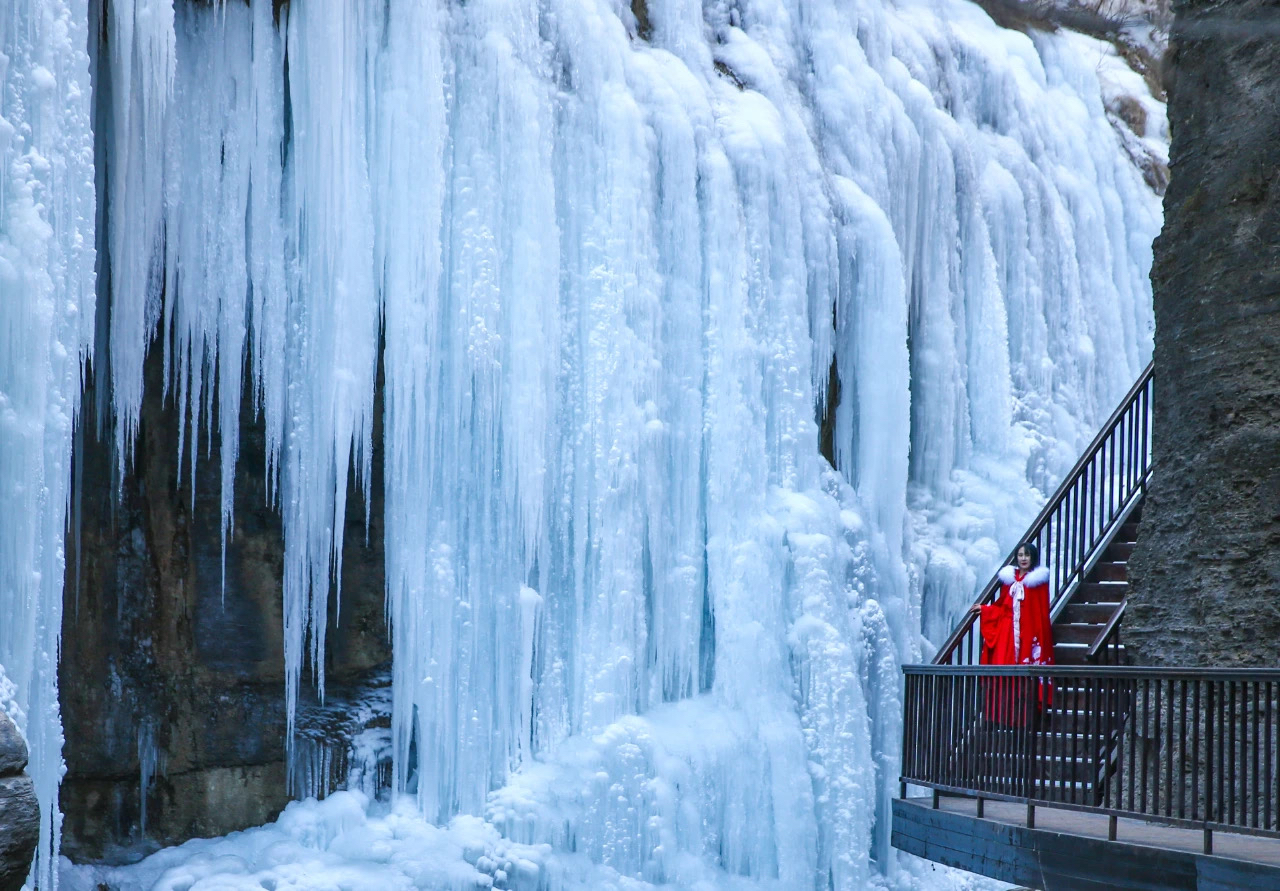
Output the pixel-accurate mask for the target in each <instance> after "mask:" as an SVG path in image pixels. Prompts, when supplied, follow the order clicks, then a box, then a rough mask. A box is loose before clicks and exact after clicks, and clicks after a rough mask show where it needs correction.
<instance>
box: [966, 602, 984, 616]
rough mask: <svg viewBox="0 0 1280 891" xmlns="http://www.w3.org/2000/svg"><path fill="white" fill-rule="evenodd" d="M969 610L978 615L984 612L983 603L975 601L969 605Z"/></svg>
mask: <svg viewBox="0 0 1280 891" xmlns="http://www.w3.org/2000/svg"><path fill="white" fill-rule="evenodd" d="M969 612H971V613H973V614H974V615H975V616H976V615H978V614H979V613H980V612H982V604H981V603H975V604H974V605H973V606H971V607H969Z"/></svg>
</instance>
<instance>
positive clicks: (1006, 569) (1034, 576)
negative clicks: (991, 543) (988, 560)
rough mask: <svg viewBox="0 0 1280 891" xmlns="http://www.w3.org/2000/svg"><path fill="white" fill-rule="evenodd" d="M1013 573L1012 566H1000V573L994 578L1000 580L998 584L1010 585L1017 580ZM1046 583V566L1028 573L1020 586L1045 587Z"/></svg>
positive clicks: (1047, 578) (1047, 569) (1047, 575)
mask: <svg viewBox="0 0 1280 891" xmlns="http://www.w3.org/2000/svg"><path fill="white" fill-rule="evenodd" d="M1014 572H1015V570H1014V568H1013V567H1012V566H1001V567H1000V572H998V573H997V574H996V577H997V578H999V579H1000V584H1002V585H1012V584H1013V583H1014V581H1015V580H1016V578H1017V576H1015V575H1014ZM1048 583H1049V568H1048V567H1047V566H1037V567H1036V568H1035V569H1033V570H1031V571H1030V572H1028V573H1027V577H1026V578H1024V579H1023V580H1022V584H1024V585H1026V586H1027V587H1028V588H1035V587H1037V586H1039V585H1045V584H1048Z"/></svg>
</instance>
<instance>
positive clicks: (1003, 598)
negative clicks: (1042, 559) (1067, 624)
mask: <svg viewBox="0 0 1280 891" xmlns="http://www.w3.org/2000/svg"><path fill="white" fill-rule="evenodd" d="M999 577H1000V596H998V597H997V598H996V599H995V602H994V603H991V604H988V605H985V606H983V607H982V613H981V616H980V618H981V626H980V627H981V630H982V653H981V656H980V658H979V661H980V662H981V663H982V664H983V665H1053V624H1052V622H1051V621H1050V620H1049V570H1048V569H1046V568H1044V567H1043V566H1037V567H1035V568H1034V569H1032V570H1030V571H1028V572H1026V573H1024V572H1022V571H1021V570H1019V569H1015V568H1014V567H1012V566H1006V567H1004V568H1003V569H1001V570H1000V576H999ZM1019 583H1020V584H1019ZM1019 588H1021V592H1020V593H1021V595H1022V596H1021V599H1020V601H1018V602H1017V603H1016V604H1015V596H1016V595H1017V594H1018V593H1019V591H1018V589H1019ZM1015 606H1016V610H1015ZM1015 613H1016V615H1015ZM1015 626H1016V627H1015ZM1039 687H1040V696H1039V700H1040V704H1041V705H1042V706H1044V705H1048V704H1049V702H1050V698H1051V696H1052V690H1051V689H1050V686H1049V682H1048V679H1044V680H1042V681H1041V682H1040V684H1039ZM989 705H990V703H989ZM996 711H999V712H1005V711H1006V709H997V710H996Z"/></svg>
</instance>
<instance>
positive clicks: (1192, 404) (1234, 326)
mask: <svg viewBox="0 0 1280 891" xmlns="http://www.w3.org/2000/svg"><path fill="white" fill-rule="evenodd" d="M1175 12H1176V16H1177V18H1176V22H1175V25H1174V30H1173V38H1172V50H1171V55H1170V58H1169V59H1168V62H1167V64H1166V78H1167V81H1168V83H1167V85H1168V88H1169V117H1170V123H1171V128H1172V137H1173V144H1172V151H1171V169H1172V179H1171V182H1170V185H1169V190H1168V192H1167V193H1166V195H1165V226H1164V231H1163V232H1162V234H1161V235H1160V237H1159V239H1157V241H1156V244H1155V266H1154V269H1153V271H1152V282H1153V286H1154V291H1155V315H1156V339H1155V362H1156V384H1155V387H1156V399H1155V422H1154V451H1155V455H1154V457H1155V465H1154V477H1153V483H1152V489H1151V492H1150V495H1149V498H1148V501H1147V504H1146V506H1145V507H1144V510H1143V519H1142V526H1141V529H1140V532H1139V539H1138V544H1137V547H1136V549H1135V551H1134V555H1133V559H1132V562H1131V564H1130V578H1131V581H1132V583H1133V593H1132V594H1131V596H1130V600H1129V606H1128V608H1127V613H1126V617H1125V636H1126V642H1127V643H1128V644H1129V647H1130V649H1131V652H1132V653H1133V655H1134V657H1135V661H1137V662H1139V663H1142V664H1153V665H1161V664H1165V665H1171V664H1200V665H1270V666H1274V665H1278V664H1280V3H1276V2H1262V0H1221V2H1209V0H1183V2H1179V3H1176V4H1175Z"/></svg>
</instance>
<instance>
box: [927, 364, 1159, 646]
mask: <svg viewBox="0 0 1280 891" xmlns="http://www.w3.org/2000/svg"><path fill="white" fill-rule="evenodd" d="M1154 368H1155V361H1154V360H1152V361H1151V362H1149V363H1147V367H1146V368H1145V369H1143V371H1142V374H1140V375H1138V379H1137V381H1135V382H1134V384H1133V386H1132V387H1130V388H1129V392H1128V393H1126V394H1125V396H1124V398H1123V399H1121V400H1120V404H1119V405H1118V406H1117V407H1116V409H1115V411H1113V412H1112V413H1111V417H1109V418H1107V420H1106V422H1105V423H1104V424H1103V425H1102V428H1101V429H1100V430H1099V431H1098V433H1097V435H1095V436H1094V438H1093V441H1092V442H1090V443H1089V445H1088V446H1087V447H1086V448H1085V450H1084V452H1083V453H1082V454H1081V455H1080V458H1079V459H1078V460H1077V461H1076V463H1075V465H1074V466H1073V467H1072V468H1071V470H1070V471H1068V472H1067V474H1066V475H1065V476H1064V477H1063V478H1062V482H1061V483H1059V484H1058V490H1057V491H1056V492H1055V493H1054V494H1052V495H1050V496H1049V500H1048V501H1047V502H1045V506H1044V507H1043V508H1041V509H1040V513H1038V514H1036V518H1035V519H1034V520H1032V521H1031V525H1029V526H1028V527H1027V530H1028V533H1029V537H1031V538H1035V537H1037V536H1039V534H1040V533H1041V531H1043V528H1044V526H1045V524H1046V523H1048V522H1049V519H1050V518H1051V517H1052V516H1053V512H1054V511H1055V510H1057V509H1058V506H1059V504H1061V503H1062V501H1063V498H1064V497H1065V495H1066V494H1068V493H1069V492H1070V490H1071V488H1073V487H1074V483H1075V482H1077V481H1078V480H1077V477H1079V476H1080V473H1081V471H1082V470H1083V468H1085V467H1087V466H1088V465H1089V463H1090V462H1092V461H1093V459H1094V458H1095V457H1097V454H1096V453H1097V452H1098V450H1099V449H1101V448H1102V443H1103V442H1105V441H1106V439H1107V437H1108V436H1109V435H1110V433H1111V431H1112V430H1113V429H1114V428H1115V427H1116V425H1117V424H1119V423H1120V420H1121V419H1122V418H1124V416H1125V415H1126V414H1128V412H1129V411H1130V410H1131V409H1132V408H1133V403H1134V402H1135V401H1136V400H1137V397H1138V395H1139V394H1140V393H1141V392H1142V391H1143V390H1145V389H1146V386H1147V384H1148V383H1149V382H1150V381H1151V373H1152V370H1153V369H1154ZM1144 423H1145V422H1144ZM1134 457H1135V458H1136V457H1137V456H1136V455H1135V456H1134ZM1137 463H1138V462H1137V461H1135V462H1134V464H1135V465H1136V464H1137ZM1143 465H1144V466H1143V469H1142V471H1140V472H1138V473H1137V474H1136V475H1135V478H1134V482H1133V491H1135V492H1138V491H1141V489H1142V484H1143V483H1144V482H1145V478H1146V476H1147V471H1148V470H1149V467H1150V462H1145V461H1144V462H1143ZM1064 487H1066V489H1065V490H1064ZM1017 553H1018V547H1017V545H1014V548H1013V550H1012V551H1010V552H1009V555H1008V556H1007V557H1006V558H1005V561H1004V563H1002V564H1001V565H1002V566H1004V565H1006V564H1009V563H1012V562H1013V559H1014V557H1016V556H1017ZM1073 562H1074V561H1073ZM998 581H999V580H998V578H996V577H994V576H993V577H992V579H991V581H990V582H988V583H987V585H986V587H984V588H983V589H982V593H981V594H980V595H979V596H978V599H977V600H976V601H975V602H976V603H986V602H987V601H988V600H990V599H991V595H992V594H993V593H994V591H995V590H996V588H997V586H998ZM974 621H975V619H974V616H973V614H972V613H966V615H965V617H964V618H963V619H962V620H961V622H960V625H959V627H957V628H956V630H955V631H953V632H951V636H950V637H948V638H947V639H946V640H945V641H943V643H942V645H941V646H940V647H938V653H937V656H936V657H935V658H937V659H938V660H943V659H949V658H951V652H952V650H954V649H955V647H956V644H957V643H958V642H959V640H960V638H961V637H962V636H963V634H964V632H965V631H966V630H967V629H968V628H969V626H971V625H972V624H973V623H974Z"/></svg>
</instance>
